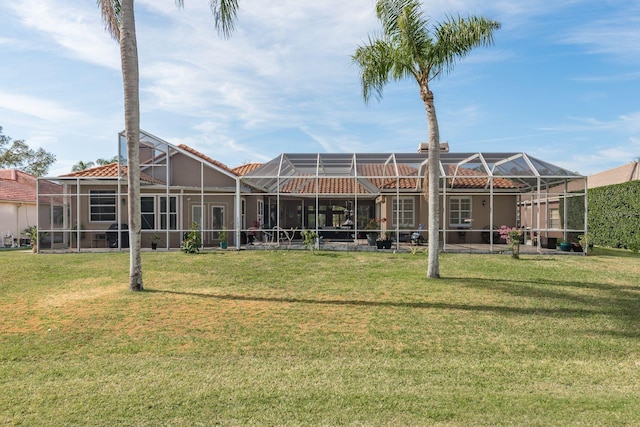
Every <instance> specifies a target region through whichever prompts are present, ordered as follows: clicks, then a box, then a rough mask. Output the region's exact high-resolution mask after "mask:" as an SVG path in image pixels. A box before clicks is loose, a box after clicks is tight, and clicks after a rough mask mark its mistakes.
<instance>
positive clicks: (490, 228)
mask: <svg viewBox="0 0 640 427" xmlns="http://www.w3.org/2000/svg"><path fill="white" fill-rule="evenodd" d="M489 182H490V186H489V253H493V172H492V173H491V177H490V178H489ZM516 206H517V203H516Z"/></svg>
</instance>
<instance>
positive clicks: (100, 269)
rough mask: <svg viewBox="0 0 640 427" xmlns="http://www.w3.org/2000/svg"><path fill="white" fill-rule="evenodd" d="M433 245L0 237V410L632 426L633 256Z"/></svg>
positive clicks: (636, 324) (637, 306)
mask: <svg viewBox="0 0 640 427" xmlns="http://www.w3.org/2000/svg"><path fill="white" fill-rule="evenodd" d="M623 255H624V256H623ZM440 259H441V273H442V275H443V276H444V278H443V279H441V280H428V279H426V278H425V276H426V274H425V272H426V256H425V255H424V253H421V254H416V255H412V254H390V253H384V254H383V253H337V252H333V253H330V252H319V253H318V254H316V255H312V254H311V253H309V252H301V251H290V252H288V251H277V252H274V251H266V252H261V251H242V252H235V251H226V252H212V253H204V254H200V255H186V254H183V253H179V252H171V253H167V252H158V253H151V252H148V253H144V254H143V266H144V276H145V288H146V291H145V292H142V293H131V292H129V291H128V290H127V288H128V265H129V264H128V263H129V258H128V254H126V253H107V254H64V255H61V254H57V255H56V254H49V255H33V254H31V253H28V252H24V251H7V252H1V253H0V266H1V267H0V319H1V322H0V424H2V425H34V426H35V425H37V426H41V425H105V426H107V425H108V426H112V425H136V426H146V425H149V426H157V425H171V426H193V425H225V426H227V425H231V426H233V425H243V426H244V425H295V426H299V425H309V426H317V425H358V426H369V425H371V426H375V425H389V426H400V425H447V426H451V425H464V426H473V425H483V426H486V425H522V426H547V425H598V426H600V425H640V410H639V408H640V284H639V283H638V282H640V280H639V277H640V256H637V255H633V254H630V253H628V252H622V251H604V250H600V251H598V252H596V255H595V256H589V257H581V256H544V257H542V256H522V259H520V260H514V259H512V258H510V257H508V256H500V255H469V254H456V255H453V254H443V255H442V256H441V258H440Z"/></svg>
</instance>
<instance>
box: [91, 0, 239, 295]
mask: <svg viewBox="0 0 640 427" xmlns="http://www.w3.org/2000/svg"><path fill="white" fill-rule="evenodd" d="M133 1H134V0H97V2H98V7H99V8H100V10H101V12H102V18H103V19H104V22H105V26H106V28H107V31H108V32H109V33H110V34H111V35H112V36H113V38H114V39H116V41H118V43H119V44H120V60H121V63H122V80H123V86H124V118H125V126H124V128H125V136H126V138H127V166H128V168H127V170H128V177H127V184H128V196H129V203H128V212H127V215H128V221H129V244H130V257H129V289H130V290H132V291H142V290H143V289H144V288H143V284H142V262H141V257H140V149H139V147H140V96H139V86H140V85H139V73H138V48H137V40H136V28H135V18H134V14H133ZM176 3H177V5H178V6H180V7H182V6H183V3H184V2H183V0H176ZM209 3H210V4H211V10H212V11H213V15H214V23H215V27H216V29H217V30H218V32H219V33H220V34H222V35H223V36H225V37H228V36H230V35H231V33H232V32H233V28H234V22H235V19H236V16H237V14H236V13H237V10H238V0H209Z"/></svg>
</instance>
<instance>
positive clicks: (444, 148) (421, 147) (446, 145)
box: [418, 142, 449, 153]
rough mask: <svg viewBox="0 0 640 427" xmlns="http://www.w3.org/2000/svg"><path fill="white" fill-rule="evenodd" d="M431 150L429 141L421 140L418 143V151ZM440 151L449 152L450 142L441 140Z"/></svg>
mask: <svg viewBox="0 0 640 427" xmlns="http://www.w3.org/2000/svg"><path fill="white" fill-rule="evenodd" d="M428 152H429V143H428V142H421V143H420V144H419V145H418V153H428ZM440 152H441V153H448V152H449V143H448V142H441V143H440Z"/></svg>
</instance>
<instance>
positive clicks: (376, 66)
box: [351, 37, 393, 102]
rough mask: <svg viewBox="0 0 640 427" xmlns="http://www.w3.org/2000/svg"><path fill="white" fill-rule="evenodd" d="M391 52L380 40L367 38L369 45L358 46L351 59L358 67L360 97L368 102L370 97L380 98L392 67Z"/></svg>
mask: <svg viewBox="0 0 640 427" xmlns="http://www.w3.org/2000/svg"><path fill="white" fill-rule="evenodd" d="M392 58H393V52H392V51H391V48H390V46H389V45H388V44H387V43H386V42H385V41H384V40H383V39H382V38H372V37H369V43H368V44H366V45H364V46H359V47H358V48H357V49H356V53H355V54H354V55H353V56H352V57H351V59H352V61H353V62H355V63H356V64H358V66H359V67H360V82H361V84H362V96H363V98H364V101H365V102H369V99H370V98H371V95H372V93H373V95H374V96H375V98H376V99H378V100H380V99H381V98H382V89H383V88H384V86H385V85H386V84H387V82H388V81H389V72H390V70H391V68H392V66H393V64H392V61H393V59H392Z"/></svg>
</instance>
